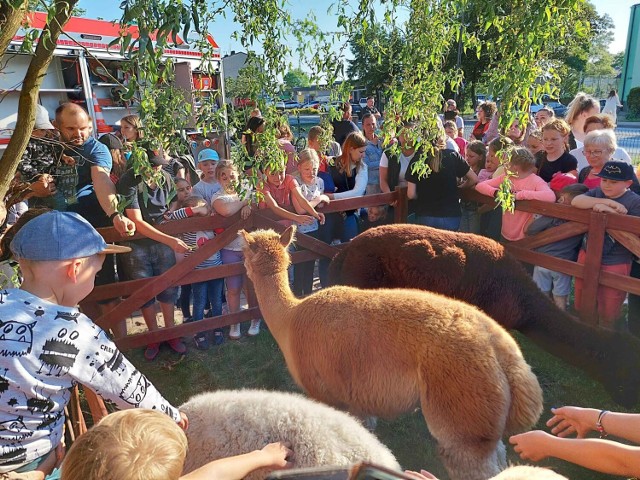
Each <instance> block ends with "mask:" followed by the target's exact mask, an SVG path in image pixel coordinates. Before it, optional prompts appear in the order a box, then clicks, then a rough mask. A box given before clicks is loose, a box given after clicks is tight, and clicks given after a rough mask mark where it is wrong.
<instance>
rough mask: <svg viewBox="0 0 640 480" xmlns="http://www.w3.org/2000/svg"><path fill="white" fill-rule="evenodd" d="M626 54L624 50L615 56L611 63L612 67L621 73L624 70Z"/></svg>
mask: <svg viewBox="0 0 640 480" xmlns="http://www.w3.org/2000/svg"><path fill="white" fill-rule="evenodd" d="M624 54H625V52H624V50H623V51H622V52H618V53H616V54H614V55H613V59H612V61H611V66H612V67H613V68H614V69H616V70H617V71H619V72H620V71H622V69H623V68H624Z"/></svg>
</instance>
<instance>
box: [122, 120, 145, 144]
mask: <svg viewBox="0 0 640 480" xmlns="http://www.w3.org/2000/svg"><path fill="white" fill-rule="evenodd" d="M118 134H119V135H118V136H119V137H120V139H121V140H122V143H124V144H125V145H126V144H129V143H132V142H136V141H138V140H140V139H141V138H144V133H143V131H142V121H141V120H140V117H139V116H138V115H127V116H126V117H122V118H121V119H120V131H119V132H118Z"/></svg>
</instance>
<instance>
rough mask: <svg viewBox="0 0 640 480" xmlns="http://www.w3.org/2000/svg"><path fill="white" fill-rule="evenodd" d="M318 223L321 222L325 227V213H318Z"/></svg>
mask: <svg viewBox="0 0 640 480" xmlns="http://www.w3.org/2000/svg"><path fill="white" fill-rule="evenodd" d="M318 221H319V222H320V225H324V213H322V212H318Z"/></svg>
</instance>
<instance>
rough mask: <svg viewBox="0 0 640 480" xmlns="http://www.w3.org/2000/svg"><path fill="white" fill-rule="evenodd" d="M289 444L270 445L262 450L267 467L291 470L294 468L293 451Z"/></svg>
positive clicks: (277, 443) (276, 443)
mask: <svg viewBox="0 0 640 480" xmlns="http://www.w3.org/2000/svg"><path fill="white" fill-rule="evenodd" d="M290 447H291V444H290V443H289V442H275V443H270V444H269V445H267V446H265V447H264V448H263V449H262V450H260V451H261V452H262V453H263V454H264V455H265V462H266V464H265V467H269V468H290V467H291V466H293V462H292V460H293V450H291V448H290Z"/></svg>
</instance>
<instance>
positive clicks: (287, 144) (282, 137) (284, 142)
mask: <svg viewBox="0 0 640 480" xmlns="http://www.w3.org/2000/svg"><path fill="white" fill-rule="evenodd" d="M281 122H282V123H280V124H279V125H278V127H277V131H276V136H277V137H278V145H279V146H280V148H281V149H282V150H283V151H284V152H285V153H286V154H287V165H286V168H285V173H286V174H287V175H291V174H293V173H295V172H297V171H298V167H297V163H298V162H297V160H296V147H294V146H293V144H292V143H291V140H293V133H292V132H291V127H289V124H288V123H287V122H286V120H282V121H281Z"/></svg>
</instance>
